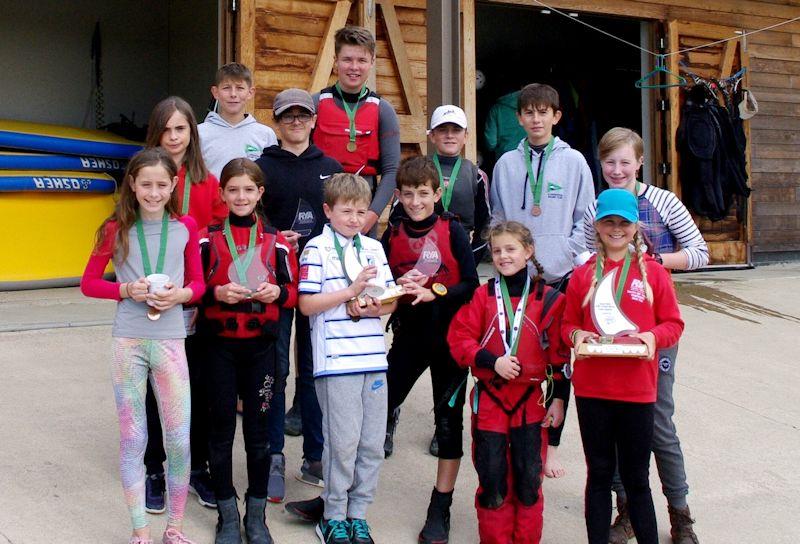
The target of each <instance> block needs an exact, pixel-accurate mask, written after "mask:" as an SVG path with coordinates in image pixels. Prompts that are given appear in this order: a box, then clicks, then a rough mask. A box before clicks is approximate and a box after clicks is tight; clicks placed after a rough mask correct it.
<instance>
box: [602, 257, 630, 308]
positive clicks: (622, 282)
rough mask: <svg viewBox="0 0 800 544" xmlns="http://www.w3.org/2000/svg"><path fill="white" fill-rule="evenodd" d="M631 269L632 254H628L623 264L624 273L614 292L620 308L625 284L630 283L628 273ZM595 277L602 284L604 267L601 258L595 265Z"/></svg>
mask: <svg viewBox="0 0 800 544" xmlns="http://www.w3.org/2000/svg"><path fill="white" fill-rule="evenodd" d="M630 268H631V254H630V253H626V254H625V262H624V263H623V264H622V273H621V274H620V277H619V279H618V280H617V287H616V289H615V290H614V300H615V301H616V302H617V306H619V303H620V301H621V300H622V290H623V289H624V288H625V282H626V281H628V271H629V270H630ZM594 277H595V279H596V280H597V282H598V283H600V280H601V279H603V265H602V264H601V263H600V259H599V258H598V259H597V260H596V261H595V263H594Z"/></svg>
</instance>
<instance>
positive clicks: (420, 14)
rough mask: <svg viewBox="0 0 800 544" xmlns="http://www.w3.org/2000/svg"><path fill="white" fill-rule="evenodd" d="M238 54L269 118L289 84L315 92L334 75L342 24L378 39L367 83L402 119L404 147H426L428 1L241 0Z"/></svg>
mask: <svg viewBox="0 0 800 544" xmlns="http://www.w3.org/2000/svg"><path fill="white" fill-rule="evenodd" d="M237 9H238V13H237V14H236V15H235V21H236V30H235V39H234V41H235V43H236V58H237V60H239V61H240V62H242V63H244V64H246V65H247V66H250V67H251V68H253V69H254V75H255V82H256V97H255V100H254V101H253V103H252V104H251V106H250V108H249V109H250V111H251V112H253V113H254V114H255V116H256V118H257V119H258V120H259V121H261V122H262V123H265V124H268V125H272V124H273V120H272V101H273V99H274V98H275V95H276V94H278V93H279V92H280V91H282V90H283V89H286V88H289V87H299V88H301V89H306V90H308V91H309V92H311V93H314V92H318V91H319V90H320V89H322V88H323V87H326V86H328V85H329V84H331V83H333V82H335V80H336V76H335V74H334V73H333V68H334V66H333V64H334V63H333V57H334V47H333V35H334V33H335V32H336V31H337V30H338V29H339V28H341V27H343V26H344V25H345V24H348V23H349V24H358V25H361V26H364V27H367V28H369V29H370V30H372V32H373V33H374V34H375V35H376V38H377V59H376V62H375V65H376V66H375V70H374V73H373V75H372V76H371V77H370V80H369V82H368V85H369V87H370V88H371V89H373V90H375V91H377V92H378V94H380V95H381V96H382V97H383V98H385V99H386V100H388V101H389V102H390V103H391V104H392V105H393V106H394V108H395V110H396V111H397V114H398V117H399V119H400V141H401V143H402V144H403V151H404V154H411V153H421V152H424V150H425V147H424V145H425V141H426V135H425V127H426V115H427V113H426V108H427V104H426V95H427V75H426V37H425V36H426V26H425V21H426V18H425V11H426V0H239V6H238V8H237Z"/></svg>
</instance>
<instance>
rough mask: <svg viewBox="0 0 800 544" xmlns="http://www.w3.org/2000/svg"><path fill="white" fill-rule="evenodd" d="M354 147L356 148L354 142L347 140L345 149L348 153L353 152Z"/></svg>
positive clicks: (354, 150)
mask: <svg viewBox="0 0 800 544" xmlns="http://www.w3.org/2000/svg"><path fill="white" fill-rule="evenodd" d="M356 149H358V146H357V145H356V143H355V142H347V150H348V151H349V152H350V153H355V152H356Z"/></svg>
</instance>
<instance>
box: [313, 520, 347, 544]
mask: <svg viewBox="0 0 800 544" xmlns="http://www.w3.org/2000/svg"><path fill="white" fill-rule="evenodd" d="M316 532H317V536H318V537H319V541H320V542H321V543H322V544H350V524H349V523H347V521H345V520H342V519H330V520H328V519H324V518H323V519H321V520H319V523H318V524H317V528H316Z"/></svg>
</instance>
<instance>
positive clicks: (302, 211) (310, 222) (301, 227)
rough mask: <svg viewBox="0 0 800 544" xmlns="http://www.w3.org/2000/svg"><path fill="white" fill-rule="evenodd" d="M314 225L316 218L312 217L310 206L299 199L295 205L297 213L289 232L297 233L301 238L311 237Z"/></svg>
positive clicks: (312, 211) (312, 212)
mask: <svg viewBox="0 0 800 544" xmlns="http://www.w3.org/2000/svg"><path fill="white" fill-rule="evenodd" d="M316 224H317V218H316V217H315V216H314V210H313V209H312V208H311V204H309V203H308V202H306V201H305V200H303V199H302V198H301V199H300V201H299V202H298V203H297V211H296V212H295V214H294V221H293V222H292V227H291V229H290V230H293V231H294V232H296V233H298V234H299V235H300V236H301V237H302V238H306V237H308V236H310V235H311V232H312V231H313V230H314V227H315V226H316Z"/></svg>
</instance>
